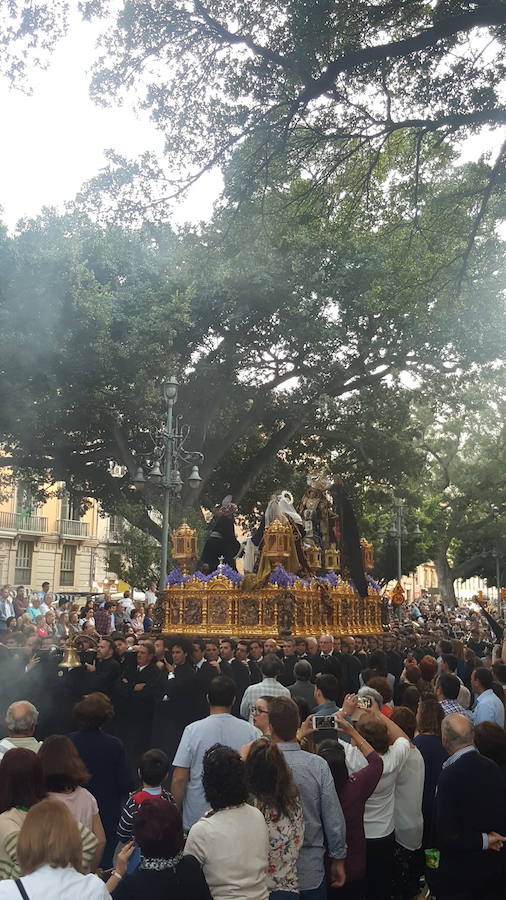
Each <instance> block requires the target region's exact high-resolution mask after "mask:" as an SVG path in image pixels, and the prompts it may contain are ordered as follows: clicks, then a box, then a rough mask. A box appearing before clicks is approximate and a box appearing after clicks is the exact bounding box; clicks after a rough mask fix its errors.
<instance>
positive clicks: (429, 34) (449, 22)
mask: <svg viewBox="0 0 506 900" xmlns="http://www.w3.org/2000/svg"><path fill="white" fill-rule="evenodd" d="M504 24H506V5H505V4H504V3H501V4H494V5H490V6H480V7H479V8H478V9H475V10H471V11H470V12H468V13H462V14H461V15H459V16H449V17H448V18H446V19H441V20H440V21H439V22H438V23H437V25H433V26H432V27H431V28H426V29H425V31H421V32H420V33H419V34H417V35H415V36H414V37H410V38H404V39H403V40H400V41H391V42H390V43H388V44H377V45H376V46H373V47H363V48H361V49H359V50H352V51H348V52H347V53H343V55H342V56H340V57H339V58H338V59H336V60H334V61H333V62H331V63H329V65H328V66H327V68H326V70H325V71H324V72H323V74H322V75H320V77H319V78H316V79H314V80H313V81H312V82H311V83H310V84H308V85H307V86H306V87H305V88H304V89H303V90H302V91H301V93H300V94H299V96H298V98H297V101H296V105H297V106H305V105H307V103H309V102H310V101H311V100H315V99H316V98H317V97H320V96H321V95H322V94H323V93H325V91H328V90H329V89H330V88H331V87H332V85H333V83H334V81H335V80H336V78H337V77H338V75H342V74H343V73H344V72H350V71H351V70H352V69H356V68H359V67H361V66H366V65H370V64H371V63H375V62H381V60H386V59H399V58H400V57H403V56H411V54H413V53H418V52H419V51H420V50H426V49H428V48H429V47H433V46H434V45H435V44H438V43H440V41H442V40H444V39H445V38H449V37H453V36H454V35H457V34H460V33H461V32H467V31H471V30H472V29H473V28H487V27H490V26H493V25H504Z"/></svg>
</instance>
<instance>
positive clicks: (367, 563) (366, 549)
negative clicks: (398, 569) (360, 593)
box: [360, 538, 374, 572]
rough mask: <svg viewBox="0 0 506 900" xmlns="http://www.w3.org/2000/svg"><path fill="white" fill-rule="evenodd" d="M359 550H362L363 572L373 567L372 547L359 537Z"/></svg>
mask: <svg viewBox="0 0 506 900" xmlns="http://www.w3.org/2000/svg"><path fill="white" fill-rule="evenodd" d="M360 550H361V551H362V563H363V566H364V571H365V572H370V571H371V570H372V569H374V547H373V545H372V544H370V543H369V541H366V539H365V538H360Z"/></svg>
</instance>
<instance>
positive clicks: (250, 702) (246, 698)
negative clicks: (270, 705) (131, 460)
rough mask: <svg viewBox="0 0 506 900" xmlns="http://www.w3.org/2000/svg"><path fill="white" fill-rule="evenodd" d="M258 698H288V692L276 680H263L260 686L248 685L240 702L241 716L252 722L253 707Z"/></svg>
mask: <svg viewBox="0 0 506 900" xmlns="http://www.w3.org/2000/svg"><path fill="white" fill-rule="evenodd" d="M260 697H290V691H289V690H288V688H287V687H284V686H283V685H282V684H280V683H279V681H278V680H277V679H276V678H264V680H263V681H261V682H260V684H250V686H249V687H248V688H246V690H245V691H244V694H243V697H242V700H241V716H242V718H243V719H249V721H250V722H252V721H253V707H254V706H255V704H256V702H257V700H259V699H260Z"/></svg>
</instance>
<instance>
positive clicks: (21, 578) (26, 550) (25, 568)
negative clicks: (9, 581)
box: [14, 541, 33, 584]
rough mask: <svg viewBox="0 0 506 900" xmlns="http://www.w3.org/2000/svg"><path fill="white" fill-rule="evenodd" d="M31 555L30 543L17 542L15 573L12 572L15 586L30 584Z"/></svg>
mask: <svg viewBox="0 0 506 900" xmlns="http://www.w3.org/2000/svg"><path fill="white" fill-rule="evenodd" d="M32 555H33V544H32V542H31V541H19V543H18V548H17V550H16V571H15V572H14V581H15V582H16V584H30V581H31V580H32Z"/></svg>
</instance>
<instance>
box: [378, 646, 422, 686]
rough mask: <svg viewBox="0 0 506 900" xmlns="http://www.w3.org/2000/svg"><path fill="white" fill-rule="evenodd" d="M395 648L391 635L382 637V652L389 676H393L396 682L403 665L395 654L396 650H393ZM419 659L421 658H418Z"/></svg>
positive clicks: (398, 654) (399, 656)
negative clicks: (385, 659)
mask: <svg viewBox="0 0 506 900" xmlns="http://www.w3.org/2000/svg"><path fill="white" fill-rule="evenodd" d="M394 646H395V638H394V637H393V635H391V634H384V635H383V650H384V653H385V656H386V658H387V666H388V671H389V672H390V675H393V676H394V678H395V680H396V681H398V680H399V678H400V677H401V675H402V670H403V668H404V663H403V660H402V657H401V655H400V653H397V650H394ZM420 659H421V657H420Z"/></svg>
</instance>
